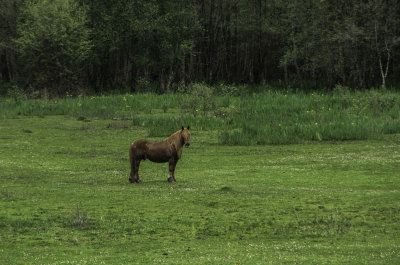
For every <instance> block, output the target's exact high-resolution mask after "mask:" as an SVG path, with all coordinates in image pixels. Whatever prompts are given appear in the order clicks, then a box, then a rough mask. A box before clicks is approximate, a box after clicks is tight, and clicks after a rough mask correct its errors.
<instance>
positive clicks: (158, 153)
mask: <svg viewBox="0 0 400 265" xmlns="http://www.w3.org/2000/svg"><path fill="white" fill-rule="evenodd" d="M146 158H148V159H149V160H150V161H152V162H156V163H165V162H168V161H169V160H170V158H171V152H170V151H169V150H168V149H166V148H160V146H157V145H156V146H153V148H152V147H150V148H149V152H148V154H147V157H146Z"/></svg>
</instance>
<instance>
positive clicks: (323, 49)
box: [0, 0, 400, 96]
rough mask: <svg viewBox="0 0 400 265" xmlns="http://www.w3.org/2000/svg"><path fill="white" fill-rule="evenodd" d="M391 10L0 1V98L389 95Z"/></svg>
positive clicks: (336, 0) (382, 1)
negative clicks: (184, 93) (207, 92)
mask: <svg viewBox="0 0 400 265" xmlns="http://www.w3.org/2000/svg"><path fill="white" fill-rule="evenodd" d="M399 62H400V0H351V1H349V0H331V1H327V0H302V1H300V0H272V1H267V0H218V1H214V0H118V1H116V0H112V1H98V0H0V89H1V91H0V92H2V93H3V94H4V93H6V91H7V90H9V89H12V88H19V89H21V90H23V91H25V92H28V93H37V94H40V95H50V96H52V95H63V94H65V93H66V92H68V93H85V92H87V91H93V92H108V91H115V90H116V91H121V92H128V91H141V90H142V91H143V90H146V89H147V90H148V89H153V91H157V92H161V93H163V92H167V91H171V90H175V89H177V88H178V87H180V86H186V85H188V84H191V83H194V82H205V83H207V84H211V85H212V84H217V83H226V84H231V83H233V84H254V85H263V84H269V83H274V84H280V85H281V86H282V87H298V88H305V89H306V88H312V89H321V88H324V89H326V88H332V87H334V86H335V85H336V84H341V85H343V86H349V87H353V88H358V89H365V88H370V87H377V86H383V87H385V86H388V85H390V86H398V85H399V83H400V63H399Z"/></svg>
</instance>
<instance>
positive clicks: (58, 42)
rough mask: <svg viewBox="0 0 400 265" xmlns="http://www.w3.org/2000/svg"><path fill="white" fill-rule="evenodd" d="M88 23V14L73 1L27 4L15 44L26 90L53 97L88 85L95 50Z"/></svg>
mask: <svg viewBox="0 0 400 265" xmlns="http://www.w3.org/2000/svg"><path fill="white" fill-rule="evenodd" d="M86 22H87V20H86V11H85V10H84V9H83V8H82V7H79V6H78V5H77V4H76V3H75V2H74V1H73V0H52V1H50V0H39V1H27V2H26V3H25V4H24V6H23V8H22V15H21V18H20V21H19V24H18V27H17V33H18V37H17V38H16V40H15V43H16V45H17V47H18V51H19V56H20V57H19V61H20V63H19V66H20V67H21V70H20V71H21V72H20V77H21V79H23V82H22V84H23V86H24V87H25V88H32V89H39V90H40V92H41V93H42V94H44V95H46V96H48V95H50V96H52V95H63V94H64V95H65V92H66V91H71V92H75V90H77V89H79V88H80V87H82V86H83V85H84V83H85V77H86V76H85V75H86V73H85V66H86V65H87V59H88V57H89V56H90V51H91V42H90V40H89V29H88V28H87V27H86Z"/></svg>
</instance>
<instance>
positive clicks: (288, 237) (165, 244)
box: [0, 114, 400, 264]
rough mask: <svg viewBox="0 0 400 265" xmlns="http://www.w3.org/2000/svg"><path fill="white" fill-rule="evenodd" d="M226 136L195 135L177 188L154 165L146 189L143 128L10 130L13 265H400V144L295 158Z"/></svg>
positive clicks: (4, 229) (290, 152) (24, 121)
mask: <svg viewBox="0 0 400 265" xmlns="http://www.w3.org/2000/svg"><path fill="white" fill-rule="evenodd" d="M160 115H162V114H160ZM172 132H173V131H172ZM172 132H171V133H172ZM217 135H218V132H217V131H216V130H212V129H210V130H205V131H198V130H193V131H192V139H191V142H192V144H191V147H190V148H189V149H185V150H184V153H183V156H182V160H181V161H180V162H179V163H178V165H177V169H176V173H175V175H176V179H177V181H178V182H177V183H175V184H171V183H168V182H167V181H166V179H167V165H166V164H154V163H150V162H144V163H142V165H141V168H140V174H141V179H142V181H143V184H141V185H136V184H130V183H129V182H128V174H129V162H128V148H129V144H130V142H132V141H133V140H136V139H138V138H142V137H147V136H148V131H147V130H145V129H144V127H139V126H136V125H133V124H132V121H124V120H118V121H113V120H109V119H102V120H98V119H91V120H90V121H89V120H88V119H84V120H83V119H81V121H80V120H78V119H77V118H76V117H75V118H71V117H64V116H47V117H43V118H40V117H39V118H38V117H19V118H17V119H2V120H0V264H66V263H69V264H102V263H103V264H135V263H137V264H146V263H147V264H154V263H168V264H187V263H188V262H190V263H191V264H205V263H207V264H210V263H211V264H302V263H303V264H398V263H400V225H399V223H400V136H399V135H389V136H388V135H386V136H384V137H383V138H382V139H380V140H368V141H345V142H321V143H313V144H298V145H284V146H282V145H274V146H223V145H219V144H217V143H218V136H217ZM152 139H155V140H159V139H161V138H157V137H155V138H154V137H153V138H152Z"/></svg>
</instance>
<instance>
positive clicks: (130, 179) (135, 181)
mask: <svg viewBox="0 0 400 265" xmlns="http://www.w3.org/2000/svg"><path fill="white" fill-rule="evenodd" d="M129 182H130V183H139V184H140V183H142V181H141V180H140V179H132V178H129Z"/></svg>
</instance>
